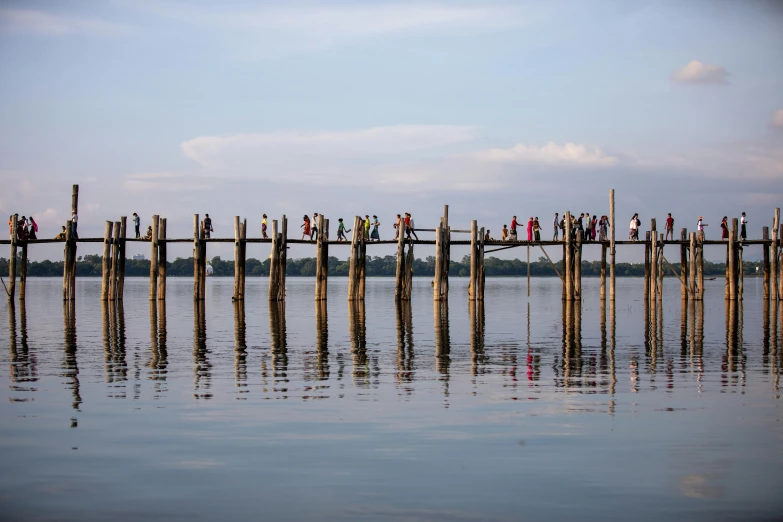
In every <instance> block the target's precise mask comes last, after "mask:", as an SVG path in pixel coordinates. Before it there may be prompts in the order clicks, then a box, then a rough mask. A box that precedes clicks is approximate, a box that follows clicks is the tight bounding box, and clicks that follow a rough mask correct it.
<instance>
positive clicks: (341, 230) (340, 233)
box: [337, 218, 350, 241]
mask: <svg viewBox="0 0 783 522" xmlns="http://www.w3.org/2000/svg"><path fill="white" fill-rule="evenodd" d="M346 232H350V230H349V229H347V228H345V223H343V218H340V219H338V220H337V241H347V239H346V238H345V233H346Z"/></svg>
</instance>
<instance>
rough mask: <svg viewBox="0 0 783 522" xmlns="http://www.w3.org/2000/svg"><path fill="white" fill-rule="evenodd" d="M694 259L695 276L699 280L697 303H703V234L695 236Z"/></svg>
mask: <svg viewBox="0 0 783 522" xmlns="http://www.w3.org/2000/svg"><path fill="white" fill-rule="evenodd" d="M696 250H697V254H696V257H697V259H698V263H699V264H698V266H697V267H696V276H697V277H698V279H699V301H704V234H703V233H702V234H699V235H698V236H696Z"/></svg>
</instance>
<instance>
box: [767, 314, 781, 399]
mask: <svg viewBox="0 0 783 522" xmlns="http://www.w3.org/2000/svg"><path fill="white" fill-rule="evenodd" d="M777 309H778V303H777V301H774V300H773V301H771V302H770V309H769V320H768V325H769V347H770V350H769V351H770V353H771V355H772V357H771V359H772V376H773V377H772V389H773V390H774V391H775V392H776V393H777V392H778V390H779V389H780V387H779V379H780V369H781V356H780V349H779V347H778V325H777ZM778 397H779V396H778ZM776 398H777V397H776Z"/></svg>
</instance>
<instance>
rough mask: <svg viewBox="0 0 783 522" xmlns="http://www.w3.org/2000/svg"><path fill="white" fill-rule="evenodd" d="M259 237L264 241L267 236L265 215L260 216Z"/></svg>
mask: <svg viewBox="0 0 783 522" xmlns="http://www.w3.org/2000/svg"><path fill="white" fill-rule="evenodd" d="M261 235H262V236H263V237H264V239H267V235H266V214H264V215H263V216H261Z"/></svg>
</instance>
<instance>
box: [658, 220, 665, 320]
mask: <svg viewBox="0 0 783 522" xmlns="http://www.w3.org/2000/svg"><path fill="white" fill-rule="evenodd" d="M664 237H665V236H664V235H663V234H658V245H659V246H658V294H657V296H658V300H659V301H660V300H661V298H662V297H663V275H664V270H663V260H664V258H665V256H664V255H663V246H664V245H663V241H664ZM661 313H663V311H661Z"/></svg>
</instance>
